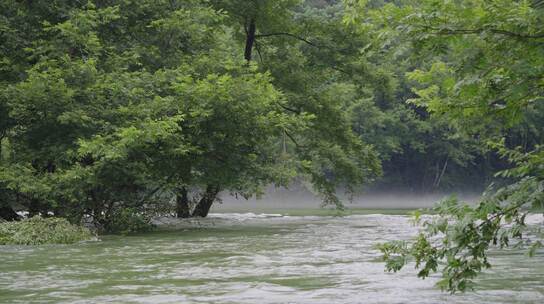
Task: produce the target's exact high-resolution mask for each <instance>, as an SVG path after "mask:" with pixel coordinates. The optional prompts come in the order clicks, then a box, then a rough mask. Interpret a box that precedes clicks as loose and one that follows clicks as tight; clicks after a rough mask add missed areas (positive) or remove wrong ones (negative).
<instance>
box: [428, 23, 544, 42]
mask: <svg viewBox="0 0 544 304" xmlns="http://www.w3.org/2000/svg"><path fill="white" fill-rule="evenodd" d="M422 27H423V28H426V29H430V30H433V31H436V32H434V33H433V34H435V35H463V34H468V35H470V34H481V33H483V32H491V33H493V34H498V35H503V36H510V37H516V38H520V39H539V38H544V33H538V34H534V35H529V34H522V33H516V32H511V31H507V30H501V29H484V28H477V29H444V28H436V27H432V26H428V25H423V26H422Z"/></svg>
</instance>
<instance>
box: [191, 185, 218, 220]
mask: <svg viewBox="0 0 544 304" xmlns="http://www.w3.org/2000/svg"><path fill="white" fill-rule="evenodd" d="M218 193H219V187H218V186H212V185H208V186H207V187H206V192H204V194H203V195H202V198H201V199H200V201H199V202H198V204H197V205H196V207H195V210H193V217H206V216H207V215H208V212H209V211H210V208H211V207H212V204H213V202H214V201H215V198H216V197H217V194H218Z"/></svg>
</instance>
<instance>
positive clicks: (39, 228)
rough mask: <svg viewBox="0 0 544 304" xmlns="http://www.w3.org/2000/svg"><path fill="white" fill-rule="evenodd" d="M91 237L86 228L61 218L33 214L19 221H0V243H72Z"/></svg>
mask: <svg viewBox="0 0 544 304" xmlns="http://www.w3.org/2000/svg"><path fill="white" fill-rule="evenodd" d="M91 238H93V235H92V234H91V232H90V231H89V230H88V229H87V228H84V227H81V226H76V225H72V224H70V223H69V222H68V221H67V220H66V219H63V218H54V217H50V218H42V217H39V216H35V217H32V218H28V219H24V220H22V221H19V222H0V245H41V244H72V243H76V242H80V241H85V240H89V239H91Z"/></svg>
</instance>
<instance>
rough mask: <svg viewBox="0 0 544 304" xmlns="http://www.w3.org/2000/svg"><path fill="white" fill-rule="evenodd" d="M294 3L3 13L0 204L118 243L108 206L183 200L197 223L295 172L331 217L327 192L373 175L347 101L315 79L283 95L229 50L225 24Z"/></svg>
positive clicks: (266, 18)
mask: <svg viewBox="0 0 544 304" xmlns="http://www.w3.org/2000/svg"><path fill="white" fill-rule="evenodd" d="M261 4H262V5H264V6H261ZM298 4H299V2H298V1H281V2H280V1H275V2H270V1H258V2H255V3H253V2H248V1H225V2H221V3H216V2H214V1H197V0H194V1H166V0H161V1H121V2H118V1H78V2H74V1H63V0H60V1H53V2H40V3H35V2H28V3H26V2H19V1H9V0H4V1H0V9H1V10H2V11H3V15H2V19H1V20H2V21H1V22H2V23H1V26H2V28H3V29H4V30H3V31H2V36H1V39H2V42H4V41H5V42H6V44H2V46H3V47H2V48H1V49H0V52H1V53H0V56H1V57H0V60H2V62H5V63H6V65H3V68H2V70H1V71H0V82H1V83H2V86H1V87H0V115H2V117H4V116H7V119H6V120H4V119H2V124H1V125H0V128H1V130H0V131H1V133H0V135H2V137H1V138H2V141H1V142H0V146H1V147H2V148H3V149H5V150H6V151H2V153H0V155H5V157H2V158H1V159H0V168H1V170H0V200H2V201H5V202H10V203H9V205H11V206H12V207H13V208H16V209H20V210H27V211H29V214H30V215H31V216H32V215H36V214H48V213H49V212H53V213H54V214H55V216H61V217H66V218H68V219H69V220H70V221H71V222H74V223H77V222H80V221H81V219H82V218H84V217H87V216H88V217H90V218H92V220H93V221H94V222H95V224H96V225H97V226H101V227H105V228H106V229H113V230H120V231H122V230H124V229H121V228H120V227H118V224H119V223H117V222H116V223H115V224H111V225H106V223H111V219H112V214H114V213H115V212H117V211H116V210H134V212H132V211H131V212H129V213H133V214H139V213H140V212H143V211H142V210H145V209H146V208H147V206H149V205H162V206H167V205H170V202H171V201H172V200H173V199H174V198H177V197H180V195H181V193H183V191H184V189H191V192H192V193H190V195H191V196H192V197H193V200H194V198H197V197H200V198H205V199H204V200H202V199H201V200H200V201H199V202H197V204H196V206H195V210H197V209H198V210H201V212H199V214H200V215H202V216H205V215H206V214H207V210H208V209H209V208H210V206H211V204H212V203H213V201H214V200H215V199H216V197H217V194H218V193H219V191H228V192H231V193H234V194H240V195H242V196H244V197H249V196H251V195H259V194H260V193H261V191H262V190H261V189H262V188H263V186H265V185H268V184H271V183H272V184H276V185H288V184H289V183H290V182H291V181H292V180H293V179H294V178H295V177H297V176H300V177H304V178H308V179H309V180H311V181H312V182H313V184H314V186H315V188H316V189H317V190H319V192H320V193H321V194H322V195H323V198H324V202H326V203H333V204H336V205H338V206H341V205H342V204H341V202H340V200H339V199H338V198H337V196H336V194H335V193H336V190H337V189H338V188H341V187H345V188H347V189H350V190H353V189H354V188H355V187H356V186H360V185H361V184H363V183H367V182H368V181H370V180H372V178H373V177H374V176H375V175H377V174H379V161H378V159H377V155H376V154H375V152H374V151H373V148H372V147H371V146H370V145H368V144H366V143H364V142H363V141H362V140H361V138H359V137H357V136H356V135H355V134H354V133H353V131H352V130H351V127H350V122H349V119H348V116H347V115H346V113H345V111H344V110H345V108H346V104H345V103H346V102H349V101H348V100H341V101H337V100H335V98H334V94H337V93H341V91H338V88H342V87H343V86H342V85H333V84H330V85H327V86H325V87H324V88H321V87H320V86H319V85H318V83H317V82H315V83H314V85H315V87H314V88H313V89H312V91H311V92H310V91H306V90H301V91H298V92H297V95H296V98H294V97H293V95H292V94H291V93H290V92H289V90H288V89H287V86H286V85H284V84H285V78H286V77H291V75H288V74H285V75H283V76H282V75H281V74H278V73H276V71H273V70H272V69H268V68H267V67H265V66H264V65H259V64H256V63H252V62H248V60H246V58H245V57H246V56H245V54H244V53H243V52H241V43H240V42H241V41H239V40H237V39H236V38H241V37H242V35H241V33H243V30H242V27H243V26H240V24H239V21H234V20H237V19H235V18H238V17H237V16H238V15H237V14H246V13H247V14H248V16H250V15H251V17H252V18H255V19H256V21H255V22H256V24H257V26H258V27H259V29H261V28H262V29H263V30H264V28H265V27H266V30H270V31H276V30H277V31H280V30H283V29H284V28H282V27H285V28H286V29H291V28H292V26H293V25H294V24H295V23H294V22H293V20H292V19H291V18H292V16H294V15H295V7H296V5H298ZM257 19H258V20H257ZM280 19H281V20H283V21H284V22H281V23H276V22H275V21H276V20H280ZM237 22H238V23H237ZM294 42H296V41H293V40H291V41H289V42H288V43H286V46H289V48H293V49H294V48H297V47H298V45H294ZM254 47H255V48H256V46H254ZM21 50H22V51H21ZM301 64H302V62H301ZM283 67H284V66H283ZM312 72H313V71H308V72H305V77H308V76H309V75H310V74H311V73H312ZM280 79H281V81H280ZM324 90H325V91H324ZM319 92H327V93H326V94H321V95H322V96H324V97H323V98H319V97H318V96H319V95H320V93H319ZM309 93H312V94H313V95H314V96H316V97H312V98H311V99H309V100H312V101H311V102H309V103H308V104H307V105H304V106H302V100H301V99H300V98H303V96H304V95H305V94H309ZM294 103H298V105H296V106H297V107H296V110H295V111H290V110H288V109H291V108H292V107H293V106H294ZM4 122H6V123H5V124H4ZM288 140H293V142H296V143H299V144H300V145H299V146H298V147H297V148H292V147H291V146H290V147H288V145H291V144H286V143H285V142H286V141H288ZM193 211H194V210H193ZM123 212H124V211H123ZM123 222H127V223H128V222H130V220H127V221H123ZM129 230H131V229H130V228H129Z"/></svg>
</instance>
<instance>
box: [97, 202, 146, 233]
mask: <svg viewBox="0 0 544 304" xmlns="http://www.w3.org/2000/svg"><path fill="white" fill-rule="evenodd" d="M153 228H154V226H153V224H151V219H150V218H149V216H146V215H145V214H143V213H142V212H138V211H137V210H136V209H134V208H119V209H117V210H115V211H114V212H113V214H112V215H111V216H110V217H109V218H108V220H107V221H106V223H105V225H104V230H105V231H106V232H110V233H121V234H128V233H134V232H146V231H151V230H153Z"/></svg>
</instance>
